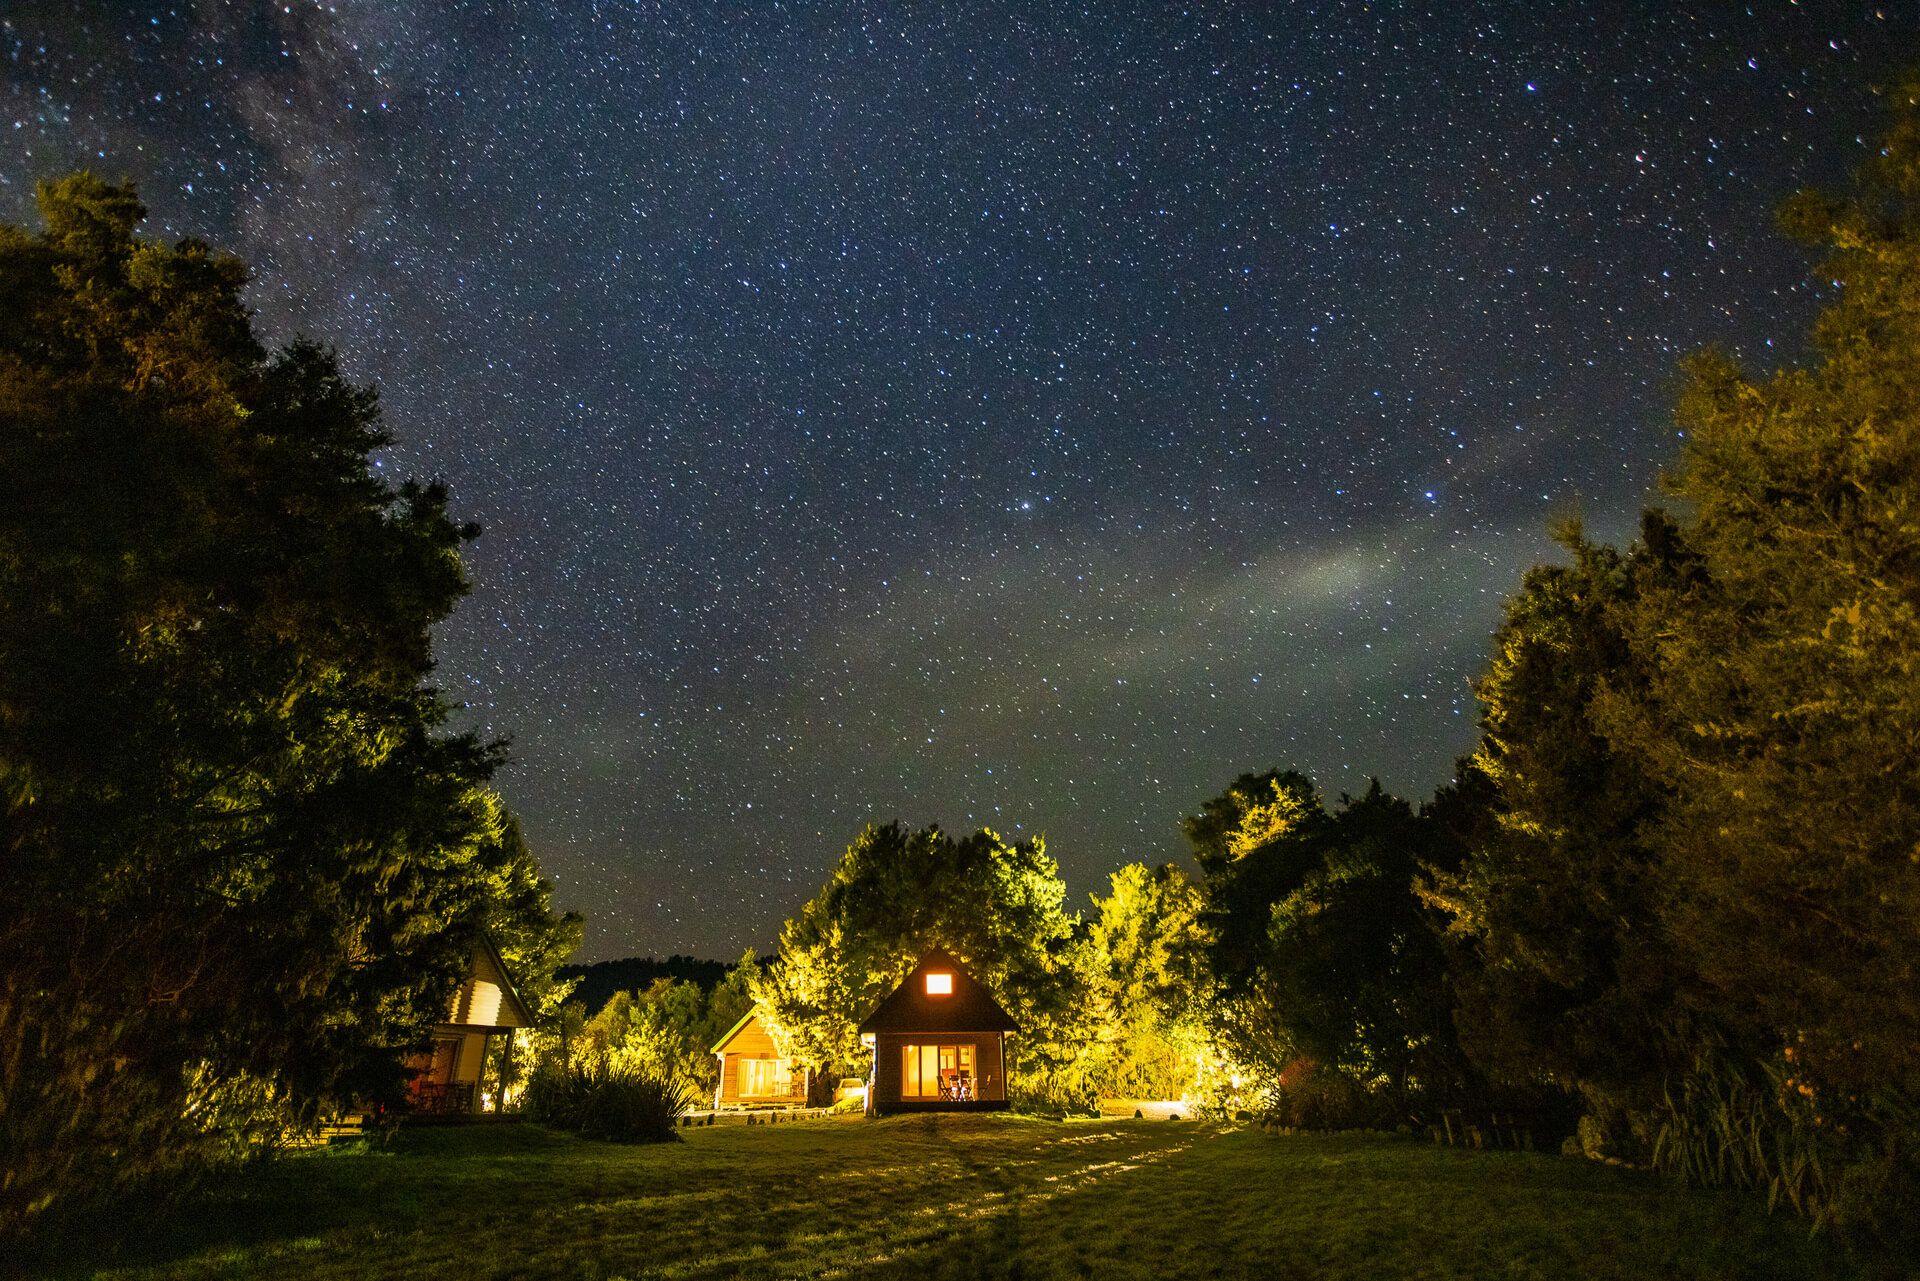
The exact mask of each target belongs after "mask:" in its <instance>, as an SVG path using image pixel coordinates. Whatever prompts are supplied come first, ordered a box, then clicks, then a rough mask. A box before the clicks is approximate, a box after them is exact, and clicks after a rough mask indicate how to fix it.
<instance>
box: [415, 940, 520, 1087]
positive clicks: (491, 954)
mask: <svg viewBox="0 0 1920 1281" xmlns="http://www.w3.org/2000/svg"><path fill="white" fill-rule="evenodd" d="M532 1026H533V1012H532V1011H531V1010H529V1009H528V1008H527V1005H526V1002H525V1001H522V1000H521V999H520V994H519V993H518V992H516V991H515V990H514V987H513V980H512V978H511V977H509V976H508V974H507V965H506V962H505V961H503V960H501V959H500V949H499V948H497V947H495V946H494V943H493V940H492V939H490V938H488V937H487V936H485V935H484V934H483V935H481V937H480V941H479V943H478V944H476V945H475V946H474V949H473V962H472V964H471V966H470V967H469V969H468V972H467V980H466V982H464V983H462V984H461V985H460V990H459V991H458V992H456V993H454V996H453V1005H452V1007H451V1008H450V1009H449V1010H448V1012H447V1021H446V1022H445V1023H439V1024H435V1025H434V1029H433V1049H432V1050H431V1051H430V1052H428V1053H426V1054H421V1055H418V1056H417V1057H415V1058H414V1060H413V1061H412V1062H411V1063H409V1064H408V1066H409V1067H410V1068H411V1069H412V1070H413V1071H414V1072H415V1073H416V1075H415V1076H414V1078H413V1081H412V1082H411V1084H409V1086H408V1087H407V1095H408V1103H409V1105H410V1107H411V1110H412V1111H414V1112H416V1113H427V1114H442V1115H457V1114H460V1113H465V1112H478V1111H479V1110H480V1092H481V1085H482V1081H481V1074H482V1073H483V1072H485V1070H486V1066H487V1047H488V1045H489V1044H490V1043H491V1042H492V1040H493V1038H494V1037H496V1036H507V1037H511V1036H512V1035H513V1033H514V1029H516V1028H523V1027H532Z"/></svg>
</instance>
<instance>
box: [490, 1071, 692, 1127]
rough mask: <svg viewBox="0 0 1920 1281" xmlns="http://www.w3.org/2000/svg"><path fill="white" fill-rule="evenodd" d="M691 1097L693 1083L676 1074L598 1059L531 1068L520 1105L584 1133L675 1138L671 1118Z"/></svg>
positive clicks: (550, 1122)
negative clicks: (536, 1068)
mask: <svg viewBox="0 0 1920 1281" xmlns="http://www.w3.org/2000/svg"><path fill="white" fill-rule="evenodd" d="M696 1101H697V1100H696V1095H695V1093H694V1089H693V1087H692V1086H691V1085H689V1084H687V1083H686V1082H685V1081H683V1080H682V1079H680V1078H679V1077H677V1076H672V1075H668V1074H664V1073H658V1072H649V1071H645V1070H642V1069H640V1068H635V1067H628V1066H623V1065H620V1064H616V1063H613V1062H611V1061H609V1060H607V1059H600V1060H598V1061H595V1062H592V1063H587V1064H580V1065H575V1066H572V1067H565V1068H560V1067H545V1068H542V1069H541V1070H539V1071H537V1072H535V1073H534V1075H533V1077H532V1079H531V1080H529V1081H528V1082H527V1095H526V1110H527V1114H528V1116H530V1117H531V1118H532V1119H533V1120H535V1121H538V1122H540V1123H541V1124H542V1125H546V1126H548V1127H550V1128H552V1129H556V1130H571V1131H573V1132H574V1133H576V1134H578V1135H580V1137H582V1138H585V1139H600V1140H603V1141H605V1142H609V1143H668V1142H674V1141H677V1140H678V1138H679V1136H678V1135H677V1134H675V1133H674V1119H675V1118H676V1117H677V1116H679V1114H680V1113H682V1112H684V1111H686V1110H687V1109H688V1108H690V1107H692V1106H693V1104H694V1103H695V1102H696Z"/></svg>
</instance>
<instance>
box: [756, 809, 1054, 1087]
mask: <svg viewBox="0 0 1920 1281" xmlns="http://www.w3.org/2000/svg"><path fill="white" fill-rule="evenodd" d="M1065 896H1066V887H1065V886H1064V885H1063V884H1062V883H1061V881H1060V874H1059V870H1058V868H1057V867H1056V866H1055V864H1054V861H1053V860H1052V859H1051V858H1049V857H1047V853H1046V847H1045V845H1044V843H1043V842H1042V841H1041V840H1040V838H1038V837H1035V838H1034V839H1032V840H1028V841H1021V842H1018V843H1016V844H1012V845H1009V844H1007V843H1006V842H1005V841H1003V840H1001V839H1000V838H999V837H998V836H996V835H995V834H994V833H992V832H990V831H986V830H984V829H982V830H981V831H978V832H975V833H974V834H973V835H971V836H967V837H963V838H961V839H958V840H956V839H954V838H953V837H950V836H948V835H947V834H946V833H944V832H942V831H941V830H940V829H939V828H938V827H926V828H921V829H919V830H917V831H910V830H908V829H907V828H906V827H905V826H904V825H902V824H900V823H890V824H888V825H887V826H885V827H869V828H867V829H866V830H865V831H863V832H862V833H861V834H860V837H859V839H857V840H856V841H854V843H853V844H852V845H850V846H848V847H847V852H846V854H845V855H844V856H843V857H842V858H841V860H840V864H839V866H838V867H837V868H835V869H834V873H833V877H832V879H831V880H829V881H828V883H827V884H826V886H825V887H824V888H823V889H822V890H821V891H820V893H819V894H817V895H815V896H814V898H813V899H812V900H811V901H810V902H808V903H807V905H806V906H805V907H803V908H802V909H801V910H800V914H799V915H798V916H796V917H794V918H793V919H792V920H790V921H788V922H787V923H786V925H785V926H784V927H783V928H782V929H781V931H780V950H779V955H778V956H777V957H776V958H775V960H774V961H773V962H772V963H771V964H770V965H768V966H766V967H765V968H764V969H763V970H762V971H761V972H760V974H759V975H758V976H756V977H755V978H754V980H753V981H752V982H753V995H754V999H755V1001H757V1002H758V1004H759V1006H760V1009H761V1011H762V1013H763V1015H764V1016H765V1021H766V1023H767V1025H768V1030H769V1032H770V1033H771V1034H772V1035H773V1037H774V1040H775V1043H776V1044H778V1045H779V1046H780V1047H781V1050H782V1052H783V1053H786V1054H788V1055H789V1056H791V1057H793V1058H796V1059H799V1060H801V1061H803V1062H806V1063H809V1064H812V1065H814V1066H815V1067H819V1068H824V1069H827V1070H829V1071H839V1072H849V1073H860V1072H864V1071H865V1070H866V1065H867V1055H866V1051H865V1050H864V1048H863V1047H862V1046H861V1044H860V1039H859V1034H858V1032H857V1028H858V1026H859V1023H860V1020H862V1019H863V1018H865V1017H866V1016H867V1015H868V1014H869V1013H871V1012H872V1010H873V1008H874V1007H875V1006H876V1005H878V1004H879V1003H880V1001H881V999H882V998H884V997H885V996H886V995H887V994H888V993H889V992H891V991H892V990H893V989H894V988H895V987H897V986H898V985H899V984H900V982H901V980H903V979H904V978H905V977H906V975H907V973H908V971H909V970H911V969H912V967H913V963H914V961H915V960H916V959H917V958H918V957H919V956H920V955H921V954H922V953H924V952H926V951H929V950H931V949H933V948H935V947H939V948H944V949H946V950H947V951H948V952H950V953H951V954H952V955H953V956H954V957H955V958H957V959H958V960H959V961H960V963H961V964H963V965H965V966H966V967H967V970H968V972H969V973H970V974H972V975H973V976H974V977H975V978H976V979H978V980H979V981H980V982H981V983H983V984H985V985H986V987H987V988H988V990H989V991H991V992H992V993H993V995H994V997H995V999H996V1000H998V1001H999V1002H1000V1004H1001V1005H1002V1006H1003V1007H1004V1008H1005V1009H1006V1011H1007V1013H1009V1014H1010V1015H1012V1016H1013V1018H1014V1021H1015V1022H1017V1023H1018V1024H1019V1025H1020V1029H1021V1032H1020V1035H1019V1036H1017V1037H1015V1038H1012V1039H1011V1040H1010V1041H1009V1043H1008V1063H1007V1072H1008V1081H1009V1084H1010V1086H1011V1087H1012V1088H1013V1089H1014V1090H1015V1091H1026V1092H1029V1093H1042V1094H1048V1095H1051V1096H1058V1095H1060V1094H1063V1093H1068V1092H1072V1091H1074V1090H1076V1089H1078V1082H1077V1081H1075V1080H1074V1079H1073V1074H1072V1068H1073V1065H1074V1064H1075V1063H1076V1061H1077V1060H1078V1058H1079V1056H1080V1053H1081V1051H1082V1049H1083V1048H1084V1041H1085V1033H1084V1030H1083V1029H1082V1028H1081V1026H1080V1022H1079V1015H1078V1013H1077V1011H1078V1010H1079V1009H1080V1008H1081V1007H1080V1003H1079V1002H1078V1000H1077V998H1078V995H1079V993H1078V987H1079V978H1078V972H1077V971H1076V969H1075V968H1074V965H1073V959H1074V958H1073V956H1072V950H1073V947H1074V943H1075V931H1074V926H1075V922H1074V921H1073V920H1071V919H1069V918H1068V917H1067V915H1066V914H1065V912H1064V911H1063V910H1062V906H1061V905H1062V902H1063V900H1064V899H1065Z"/></svg>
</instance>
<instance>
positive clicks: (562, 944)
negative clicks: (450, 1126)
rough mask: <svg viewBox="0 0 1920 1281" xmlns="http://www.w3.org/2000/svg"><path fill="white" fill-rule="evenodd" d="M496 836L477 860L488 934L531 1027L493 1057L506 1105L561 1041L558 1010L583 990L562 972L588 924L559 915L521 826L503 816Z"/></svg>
mask: <svg viewBox="0 0 1920 1281" xmlns="http://www.w3.org/2000/svg"><path fill="white" fill-rule="evenodd" d="M499 833H500V834H499V837H498V839H497V840H496V841H494V842H492V843H491V848H486V847H483V856H482V858H481V860H480V862H481V864H482V865H483V866H485V867H486V868H488V869H489V871H488V873H487V881H486V921H485V927H486V930H487V932H488V933H489V934H490V935H491V936H492V937H493V940H494V942H495V943H496V944H498V945H499V948H500V956H501V959H503V960H504V961H506V963H507V969H508V970H509V971H510V972H511V973H512V975H513V979H514V984H515V988H516V990H518V991H519V993H520V997H521V999H522V1000H524V1001H525V1002H526V1003H527V1006H528V1008H529V1010H531V1012H532V1014H533V1019H534V1025H533V1027H532V1028H531V1029H529V1030H528V1031H527V1032H526V1033H524V1034H522V1035H516V1036H510V1037H501V1038H499V1039H498V1041H497V1043H496V1045H495V1047H493V1048H490V1049H489V1051H488V1056H489V1058H490V1060H491V1063H490V1065H489V1066H490V1072H491V1079H492V1080H495V1081H498V1082H499V1088H500V1096H499V1098H500V1102H501V1103H502V1104H504V1103H506V1102H507V1101H509V1100H510V1099H511V1098H512V1097H513V1096H514V1095H516V1094H517V1093H518V1091H519V1089H520V1087H521V1086H522V1085H524V1083H525V1081H526V1076H527V1072H526V1065H527V1064H528V1063H529V1062H531V1061H533V1060H535V1059H537V1058H538V1057H539V1055H540V1053H541V1051H542V1049H543V1048H544V1043H545V1042H547V1041H550V1040H552V1039H553V1037H554V1035H555V1034H556V1033H557V1031H558V1028H559V1019H560V1006H561V1004H562V1003H563V1002H564V1001H565V1000H566V999H567V998H568V997H569V996H570V995H572V993H573V989H574V988H575V987H576V986H577V985H578V984H579V982H580V980H579V979H577V978H561V977H560V976H559V974H558V973H557V971H558V970H559V969H560V968H561V966H562V965H563V964H564V963H565V961H566V959H567V957H569V956H571V955H572V954H573V951H574V949H575V948H577V947H579V946H580V933H581V929H582V926H583V925H584V921H583V920H582V918H581V916H580V913H578V912H567V913H565V914H563V915H560V916H555V915H554V912H553V885H552V883H551V882H549V881H547V880H546V879H545V878H543V877H542V876H541V875H540V868H539V865H538V864H537V863H536V862H535V861H534V857H533V851H531V850H529V849H528V848H527V843H526V839H525V838H524V837H523V836H522V835H521V832H520V823H519V820H517V819H515V818H513V817H512V816H511V815H508V814H505V813H504V812H503V813H502V814H501V818H500V823H499ZM529 1041H530V1042H531V1044H528V1043H527V1042H529Z"/></svg>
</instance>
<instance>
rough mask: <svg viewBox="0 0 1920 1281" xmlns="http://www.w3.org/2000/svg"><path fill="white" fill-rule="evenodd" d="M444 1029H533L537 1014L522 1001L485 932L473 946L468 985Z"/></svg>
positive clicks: (463, 986) (455, 1000) (457, 998)
mask: <svg viewBox="0 0 1920 1281" xmlns="http://www.w3.org/2000/svg"><path fill="white" fill-rule="evenodd" d="M447 1014H448V1017H447V1021H446V1023H445V1024H443V1025H442V1026H451V1027H485V1028H520V1027H532V1026H533V1011H532V1010H530V1009H528V1008H527V1003H526V1002H525V1001H523V1000H521V999H520V993H519V992H518V991H517V990H516V989H515V988H514V986H513V976H512V975H510V974H509V973H507V963H506V961H504V960H503V959H501V956H500V949H499V948H498V947H496V946H494V942H493V939H492V937H491V936H489V935H487V934H485V933H482V934H481V935H480V939H479V941H478V942H477V943H475V944H474V947H473V960H472V962H471V963H470V966H469V968H468V971H467V980H466V982H464V983H462V984H461V985H460V990H459V991H458V992H456V993H454V997H453V1008H452V1009H450V1010H449V1011H448V1012H447Z"/></svg>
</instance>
